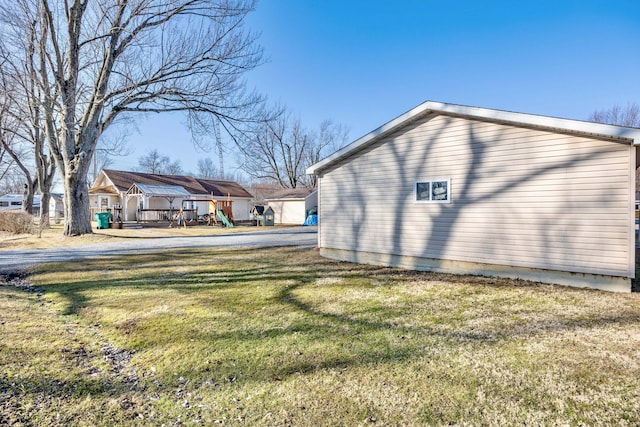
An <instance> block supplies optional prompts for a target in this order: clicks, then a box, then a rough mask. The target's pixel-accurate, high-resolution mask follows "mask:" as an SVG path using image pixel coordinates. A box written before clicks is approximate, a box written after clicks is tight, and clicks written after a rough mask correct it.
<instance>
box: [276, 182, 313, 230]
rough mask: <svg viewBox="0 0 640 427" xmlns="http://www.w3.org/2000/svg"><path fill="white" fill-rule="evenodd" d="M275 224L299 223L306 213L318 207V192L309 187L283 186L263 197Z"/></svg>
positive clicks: (302, 220)
mask: <svg viewBox="0 0 640 427" xmlns="http://www.w3.org/2000/svg"><path fill="white" fill-rule="evenodd" d="M265 201H266V202H267V203H268V204H269V206H270V207H271V209H273V213H274V221H275V223H276V224H297V225H301V224H303V223H304V221H305V219H307V213H308V212H309V211H310V210H311V209H314V208H317V207H318V192H317V191H315V190H314V189H310V188H285V189H283V190H280V191H277V192H275V193H272V194H271V195H269V196H267V197H266V198H265Z"/></svg>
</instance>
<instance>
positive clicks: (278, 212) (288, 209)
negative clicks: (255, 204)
mask: <svg viewBox="0 0 640 427" xmlns="http://www.w3.org/2000/svg"><path fill="white" fill-rule="evenodd" d="M269 206H270V207H271V209H273V214H274V221H275V223H276V224H298V225H302V224H303V223H304V220H305V219H306V210H305V202H304V200H286V201H285V200H270V201H269Z"/></svg>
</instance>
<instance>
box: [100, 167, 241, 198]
mask: <svg viewBox="0 0 640 427" xmlns="http://www.w3.org/2000/svg"><path fill="white" fill-rule="evenodd" d="M102 171H103V172H104V173H105V175H106V176H107V178H109V180H111V182H112V183H113V185H115V186H116V188H117V189H118V191H121V192H124V191H127V190H128V189H129V188H131V186H132V185H133V184H152V185H177V186H180V187H182V188H184V189H185V190H187V191H188V192H189V194H193V195H197V194H198V195H201V194H211V193H212V192H213V195H214V196H218V197H221V196H225V197H226V196H227V194H228V195H229V196H231V197H251V194H250V193H249V192H247V190H245V189H244V188H242V186H240V184H238V183H236V182H232V181H213V180H202V179H196V178H194V177H192V176H184V175H160V174H152V173H142V172H129V171H118V170H113V169H103V170H102ZM219 189H222V190H224V192H222V191H216V190H219Z"/></svg>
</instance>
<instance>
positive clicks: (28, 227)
mask: <svg viewBox="0 0 640 427" xmlns="http://www.w3.org/2000/svg"><path fill="white" fill-rule="evenodd" d="M0 231H7V232H9V233H13V234H24V233H34V232H35V231H36V226H35V225H34V223H33V216H32V215H30V214H28V213H26V212H17V211H8V212H0Z"/></svg>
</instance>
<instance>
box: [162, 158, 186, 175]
mask: <svg viewBox="0 0 640 427" xmlns="http://www.w3.org/2000/svg"><path fill="white" fill-rule="evenodd" d="M162 173H165V174H167V175H182V174H183V173H184V169H182V165H181V164H180V160H177V159H176V160H174V161H173V162H169V163H167V166H166V167H165V169H164V171H163V172H162Z"/></svg>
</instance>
